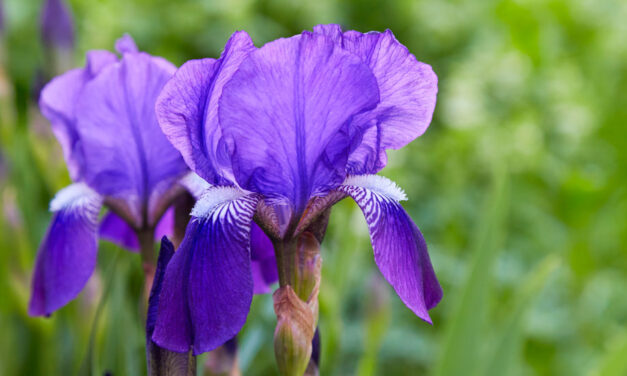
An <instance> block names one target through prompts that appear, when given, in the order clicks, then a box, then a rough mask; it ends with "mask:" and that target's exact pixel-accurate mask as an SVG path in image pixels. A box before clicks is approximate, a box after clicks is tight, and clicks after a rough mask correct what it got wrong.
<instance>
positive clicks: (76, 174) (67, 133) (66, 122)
mask: <svg viewBox="0 0 627 376" xmlns="http://www.w3.org/2000/svg"><path fill="white" fill-rule="evenodd" d="M115 61H116V57H115V55H114V54H113V53H111V52H108V51H91V52H89V53H88V54H87V65H86V67H85V68H78V69H73V70H71V71H69V72H67V73H65V74H63V75H61V76H59V77H57V78H55V79H53V80H52V81H50V82H49V83H48V84H47V85H46V86H45V87H44V88H43V90H42V91H41V96H40V99H39V107H40V109H41V113H42V114H43V115H44V116H45V117H46V118H47V119H48V120H49V121H50V123H51V124H52V132H53V133H54V135H55V136H56V138H57V140H58V141H59V143H60V144H61V148H62V149H63V156H64V157H65V162H66V164H67V167H68V170H69V172H70V177H71V178H72V180H74V181H78V180H80V179H81V169H82V165H83V156H82V150H81V148H80V143H79V135H78V131H77V129H76V102H77V101H78V98H79V97H80V95H81V91H82V89H83V87H84V86H85V84H86V83H87V82H89V81H90V80H91V79H93V77H94V76H95V75H96V74H98V73H99V72H100V71H101V70H102V69H103V68H104V67H106V66H107V65H109V64H112V63H114V62H115Z"/></svg>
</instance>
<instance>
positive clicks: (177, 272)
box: [152, 25, 442, 354]
mask: <svg viewBox="0 0 627 376" xmlns="http://www.w3.org/2000/svg"><path fill="white" fill-rule="evenodd" d="M436 93H437V77H436V75H435V74H434V72H433V70H432V69H431V67H430V66H429V65H426V64H423V63H421V62H419V61H417V60H416V58H415V57H414V56H413V55H412V54H411V53H410V52H409V51H408V50H407V48H406V47H405V46H403V45H402V44H400V43H399V42H398V41H397V40H396V38H395V37H394V35H393V34H392V32H390V31H389V30H388V31H386V32H383V33H378V32H371V33H367V34H362V33H359V32H356V31H347V32H342V30H341V28H340V27H339V26H337V25H321V26H317V27H315V28H314V31H313V32H308V31H305V32H303V33H302V34H300V35H296V36H293V37H291V38H287V39H279V40H275V41H273V42H270V43H268V44H266V45H264V46H263V47H261V48H256V47H255V46H254V45H253V43H252V41H251V39H250V37H249V36H248V35H247V34H246V33H245V32H242V31H240V32H236V33H235V34H233V36H232V37H231V39H230V40H229V41H228V43H227V45H226V47H225V49H224V52H223V53H222V56H221V57H220V58H219V59H217V60H216V59H201V60H193V61H189V62H187V63H185V64H184V65H183V66H182V67H181V68H180V69H179V70H178V71H177V72H176V74H175V75H174V77H173V78H172V79H171V80H170V81H169V82H168V83H167V85H166V86H165V87H164V90H163V92H162V93H161V95H160V97H159V99H158V101H157V105H156V111H157V118H158V121H159V124H160V125H161V129H162V130H163V132H164V133H165V134H166V136H167V137H168V139H169V140H170V141H171V142H172V144H173V145H174V146H175V147H176V148H177V149H178V150H179V151H180V152H181V154H182V155H183V158H184V159H185V162H186V163H187V165H188V166H189V167H190V168H191V169H192V170H193V171H194V172H196V173H197V174H198V175H199V176H200V177H202V178H203V179H204V180H205V181H206V182H208V183H209V184H211V187H209V188H208V189H207V190H206V191H205V192H204V193H203V195H202V197H201V198H200V200H199V201H198V202H197V203H196V206H195V207H194V209H193V210H192V220H191V221H190V223H189V225H188V227H187V231H186V235H185V238H184V239H183V242H182V244H181V246H180V248H179V250H178V251H177V252H176V254H175V255H174V257H173V258H172V261H171V262H170V264H169V265H168V267H167V270H166V273H165V277H164V282H163V289H162V292H161V301H162V302H167V303H163V304H161V305H160V307H159V313H158V318H157V321H156V325H155V330H154V333H153V337H152V338H153V340H154V341H155V342H156V343H158V344H159V345H160V346H162V347H164V348H167V349H170V350H172V351H179V352H184V351H188V350H189V349H190V348H193V352H194V353H195V354H199V353H202V352H205V351H210V350H212V349H214V348H216V347H217V346H219V345H221V344H222V343H224V342H225V341H226V340H228V339H230V338H231V337H233V335H235V334H236V333H237V332H238V331H239V330H240V329H241V328H242V326H243V325H244V323H245V321H246V317H247V315H248V311H249V308H250V303H251V299H252V295H253V285H254V283H253V279H254V275H253V274H254V272H255V267H253V266H252V265H251V259H253V260H255V259H256V258H257V259H259V257H258V256H256V255H255V254H252V255H251V250H250V244H251V239H252V241H254V238H255V237H256V231H257V227H256V226H257V225H256V224H258V225H259V227H260V228H263V230H264V232H265V233H266V234H268V235H269V236H270V238H271V239H272V241H273V242H274V244H279V243H281V242H285V241H288V240H289V239H294V238H296V237H297V236H299V234H301V233H302V232H303V231H304V230H305V229H306V228H307V226H308V225H310V224H311V223H312V222H314V221H315V220H316V219H317V218H319V217H320V216H321V215H322V214H323V213H325V212H328V209H329V208H330V207H331V205H333V204H335V203H336V202H338V201H339V200H341V199H343V198H345V197H348V196H350V197H352V198H353V199H354V200H355V201H356V203H357V204H358V206H359V207H360V208H361V209H362V211H363V213H364V215H365V217H366V221H367V223H368V226H369V229H370V236H371V240H372V245H373V249H374V257H375V261H376V264H377V265H378V267H379V269H380V270H381V272H382V274H383V275H384V276H385V278H386V279H387V281H388V282H389V283H390V284H391V285H392V286H393V287H394V289H395V290H396V292H397V294H398V295H399V297H400V298H401V300H402V301H403V302H404V303H405V304H406V305H407V306H408V307H409V308H410V309H411V310H412V311H413V312H414V313H415V314H416V315H418V316H419V317H420V318H422V319H423V320H425V321H427V322H431V319H430V317H429V313H428V310H429V309H431V308H433V307H434V306H435V305H436V304H437V303H438V302H439V301H440V299H441V297H442V290H441V288H440V285H439V283H438V281H437V279H436V277H435V273H434V271H433V268H432V265H431V262H430V260H429V255H428V253H427V247H426V244H425V241H424V239H423V237H422V235H421V233H420V231H419V230H418V228H417V227H416V225H415V224H414V223H413V221H412V220H411V218H410V217H409V215H408V214H407V213H406V212H405V210H404V209H403V208H402V206H401V205H400V204H399V201H401V200H405V199H406V196H405V194H404V193H403V191H402V190H401V189H400V188H398V187H397V186H396V184H395V183H393V182H391V181H390V180H388V179H386V178H384V177H382V176H378V175H374V174H375V173H377V172H378V171H379V170H381V169H382V168H383V167H384V166H385V165H386V152H385V151H386V150H387V149H398V148H401V147H403V146H405V145H407V144H408V143H409V142H411V141H412V140H414V139H415V138H416V137H418V136H420V135H421V134H422V133H423V132H424V131H425V130H426V129H427V127H428V125H429V123H430V121H431V117H432V114H433V110H434V107H435V102H436ZM255 223H256V224H255ZM264 259H265V258H264ZM255 261H257V260H255ZM272 266H274V265H272ZM268 270H270V271H273V270H274V273H276V267H274V268H268ZM270 273H271V272H268V274H270ZM261 274H262V275H263V273H261Z"/></svg>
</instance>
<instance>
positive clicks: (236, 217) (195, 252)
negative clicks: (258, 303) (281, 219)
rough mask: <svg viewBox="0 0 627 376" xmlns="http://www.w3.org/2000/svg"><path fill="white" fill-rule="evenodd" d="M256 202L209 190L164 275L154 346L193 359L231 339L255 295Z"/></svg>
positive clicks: (229, 190) (252, 198)
mask: <svg viewBox="0 0 627 376" xmlns="http://www.w3.org/2000/svg"><path fill="white" fill-rule="evenodd" d="M257 201H258V198H257V197H256V196H247V195H246V194H245V193H243V192H242V191H239V190H238V189H236V188H230V187H214V188H211V189H210V190H209V191H207V193H206V194H205V195H203V197H202V198H201V199H200V200H199V201H198V202H197V204H196V206H195V207H194V210H192V220H191V221H190V223H189V225H188V226H187V230H186V234H185V238H184V239H183V242H182V243H181V245H180V247H179V249H178V251H177V252H176V253H175V255H174V257H173V258H172V261H171V262H170V264H169V265H168V268H167V270H166V273H165V279H164V283H163V289H162V292H161V298H160V304H159V313H158V317H157V322H156V327H155V331H154V334H153V337H152V338H153V340H154V341H155V342H156V343H157V344H158V345H159V346H161V347H163V348H166V349H169V350H171V351H178V352H186V351H188V350H189V349H190V347H192V348H193V353H194V355H196V354H200V353H203V352H206V351H211V350H213V349H215V348H216V347H218V346H220V345H222V344H223V343H224V342H226V341H228V340H229V339H231V338H233V336H235V335H236V334H237V333H238V332H239V331H240V329H241V328H242V326H244V323H245V322H246V317H247V316H248V311H249V309H250V303H251V301H252V295H253V280H252V276H251V266H250V231H251V222H252V217H253V215H254V212H255V208H256V204H257Z"/></svg>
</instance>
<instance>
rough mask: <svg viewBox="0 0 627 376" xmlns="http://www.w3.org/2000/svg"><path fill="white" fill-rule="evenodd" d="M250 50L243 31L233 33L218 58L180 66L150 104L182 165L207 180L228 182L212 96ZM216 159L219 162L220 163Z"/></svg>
mask: <svg viewBox="0 0 627 376" xmlns="http://www.w3.org/2000/svg"><path fill="white" fill-rule="evenodd" d="M254 49H255V46H254V45H253V42H252V40H251V39H250V37H249V36H248V34H246V32H244V31H239V32H236V33H234V34H233V35H232V36H231V39H229V41H228V43H227V44H226V46H225V48H224V52H223V53H222V56H221V57H220V59H218V60H215V59H201V60H191V61H188V62H187V63H185V64H183V66H181V68H179V70H178V71H177V72H176V74H175V75H174V77H173V78H172V79H171V80H170V81H169V82H168V83H167V84H166V86H165V87H164V89H163V91H162V93H161V95H160V96H159V99H158V101H157V105H156V111H157V118H158V120H159V124H160V125H161V129H162V130H163V133H165V135H166V136H167V137H168V139H169V140H170V142H172V144H173V145H174V147H176V148H177V149H178V150H179V151H180V152H181V154H182V155H183V158H184V159H185V162H186V163H187V165H188V166H189V167H190V168H191V169H192V171H194V172H196V173H197V174H198V175H200V176H201V177H202V178H204V179H205V180H206V181H207V182H209V183H211V184H229V183H231V181H232V176H231V175H232V174H231V172H230V163H228V162H227V161H225V160H223V159H225V158H226V156H225V153H224V151H221V150H220V146H221V143H220V140H221V138H222V132H221V129H220V127H219V125H218V109H217V105H218V98H220V95H221V94H222V88H223V86H224V84H225V83H226V82H227V81H228V80H229V79H230V78H231V76H232V75H233V73H234V72H235V70H236V69H237V68H238V67H239V65H240V63H241V62H242V60H243V59H244V58H245V57H246V56H247V55H248V54H249V53H250V52H251V51H253V50H254ZM221 162H222V163H221Z"/></svg>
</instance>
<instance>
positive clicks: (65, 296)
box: [28, 184, 102, 316]
mask: <svg viewBox="0 0 627 376" xmlns="http://www.w3.org/2000/svg"><path fill="white" fill-rule="evenodd" d="M101 205H102V198H101V197H100V196H98V195H97V194H96V193H95V192H93V191H92V190H90V189H89V188H87V187H86V186H85V185H83V184H73V185H71V186H69V187H67V188H65V189H63V190H62V191H60V192H59V193H58V194H57V196H56V197H55V199H54V200H53V201H52V202H51V204H50V207H51V210H52V211H55V214H54V217H53V218H52V223H51V224H50V228H49V229H48V233H47V234H46V237H45V238H44V240H43V242H42V244H41V247H40V249H39V253H38V254H37V261H36V263H35V270H34V272H33V282H32V294H31V299H30V303H29V306H28V314H29V315H31V316H44V315H45V316H48V315H50V314H51V313H52V312H54V311H55V310H57V309H59V308H61V307H63V306H64V305H65V304H67V303H68V302H69V301H70V300H72V299H74V298H75V297H76V296H77V295H78V294H79V293H80V291H81V290H82V289H83V286H85V284H86V283H87V280H88V279H89V277H90V276H91V275H92V273H93V272H94V268H95V267H96V261H97V252H98V234H97V229H98V225H97V223H98V214H99V212H100V207H101Z"/></svg>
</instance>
